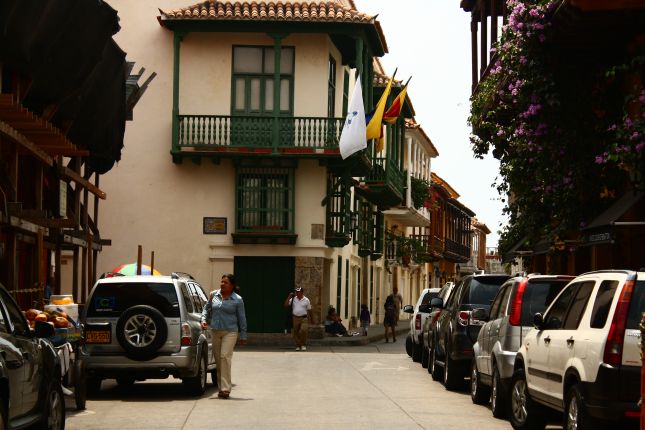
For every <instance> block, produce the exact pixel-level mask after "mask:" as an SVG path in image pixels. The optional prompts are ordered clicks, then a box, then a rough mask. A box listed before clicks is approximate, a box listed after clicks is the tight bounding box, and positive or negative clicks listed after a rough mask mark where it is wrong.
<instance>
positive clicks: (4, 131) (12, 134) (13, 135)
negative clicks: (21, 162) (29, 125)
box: [0, 121, 54, 167]
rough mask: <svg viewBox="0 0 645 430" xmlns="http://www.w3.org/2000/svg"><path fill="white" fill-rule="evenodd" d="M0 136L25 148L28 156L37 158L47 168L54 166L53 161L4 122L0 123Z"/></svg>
mask: <svg viewBox="0 0 645 430" xmlns="http://www.w3.org/2000/svg"><path fill="white" fill-rule="evenodd" d="M0 135H2V136H4V137H6V138H7V139H9V140H11V141H12V142H15V143H17V144H19V145H20V146H22V147H23V148H25V149H26V150H27V151H28V152H29V153H30V154H32V155H33V156H35V157H36V158H38V159H39V160H40V161H42V162H43V163H45V164H46V165H48V166H50V167H51V166H53V165H54V159H53V158H52V157H50V156H49V155H47V153H46V152H45V151H43V150H42V149H40V148H39V147H38V146H36V145H35V144H34V143H33V142H31V141H30V140H29V139H27V138H26V137H25V136H23V135H22V134H20V133H18V131H17V130H16V129H15V128H13V127H12V126H11V125H9V124H7V123H6V122H4V121H0Z"/></svg>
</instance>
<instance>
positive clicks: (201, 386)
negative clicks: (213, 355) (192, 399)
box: [183, 352, 208, 396]
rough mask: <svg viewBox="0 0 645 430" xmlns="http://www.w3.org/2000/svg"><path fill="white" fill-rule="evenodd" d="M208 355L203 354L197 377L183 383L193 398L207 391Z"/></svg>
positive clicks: (186, 379) (187, 379) (184, 380)
mask: <svg viewBox="0 0 645 430" xmlns="http://www.w3.org/2000/svg"><path fill="white" fill-rule="evenodd" d="M207 354H208V353H206V352H203V353H202V356H201V359H200V360H199V367H198V369H197V375H195V376H193V377H190V378H184V379H183V382H184V384H185V385H186V388H187V389H188V392H189V393H190V394H192V395H193V396H201V395H202V394H204V392H205V391H206V380H207V378H208V370H207V369H208V355H207Z"/></svg>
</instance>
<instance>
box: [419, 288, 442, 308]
mask: <svg viewBox="0 0 645 430" xmlns="http://www.w3.org/2000/svg"><path fill="white" fill-rule="evenodd" d="M438 295H439V292H437V291H428V292H427V293H425V295H424V296H423V300H421V304H422V305H429V304H430V301H431V300H432V299H434V298H435V297H437V296H438Z"/></svg>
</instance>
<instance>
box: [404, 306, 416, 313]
mask: <svg viewBox="0 0 645 430" xmlns="http://www.w3.org/2000/svg"><path fill="white" fill-rule="evenodd" d="M403 312H405V313H406V314H412V313H414V307H413V306H412V305H405V306H403Z"/></svg>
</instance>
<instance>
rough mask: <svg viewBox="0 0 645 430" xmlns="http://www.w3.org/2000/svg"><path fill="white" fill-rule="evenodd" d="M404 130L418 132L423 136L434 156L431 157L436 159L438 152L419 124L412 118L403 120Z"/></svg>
mask: <svg viewBox="0 0 645 430" xmlns="http://www.w3.org/2000/svg"><path fill="white" fill-rule="evenodd" d="M405 128H406V129H408V130H418V131H419V133H420V134H421V136H423V138H424V139H426V140H427V142H428V144H429V145H430V149H431V150H432V151H434V154H436V155H431V156H433V157H437V156H438V155H439V151H437V148H436V147H435V146H434V143H432V140H431V139H430V136H428V135H427V134H426V132H425V130H424V129H423V128H421V124H418V123H417V122H416V121H415V120H414V119H413V118H405Z"/></svg>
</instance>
